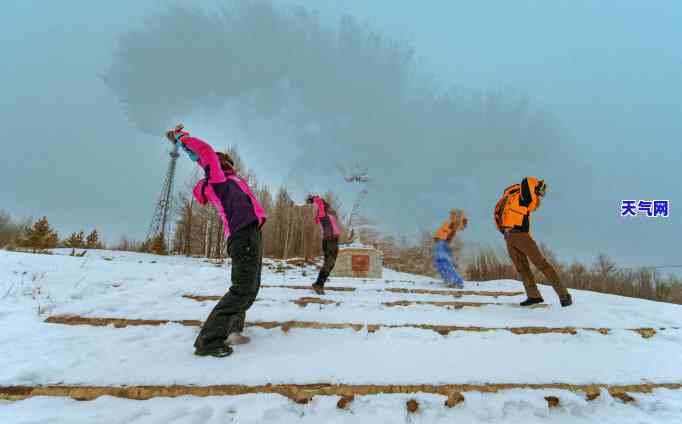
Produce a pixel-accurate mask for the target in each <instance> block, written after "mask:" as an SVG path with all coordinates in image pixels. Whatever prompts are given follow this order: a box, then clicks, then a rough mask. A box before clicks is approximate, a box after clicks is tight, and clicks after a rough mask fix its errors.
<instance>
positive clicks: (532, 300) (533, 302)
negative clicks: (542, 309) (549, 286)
mask: <svg viewBox="0 0 682 424" xmlns="http://www.w3.org/2000/svg"><path fill="white" fill-rule="evenodd" d="M542 302H544V299H542V298H541V297H538V298H532V297H529V298H528V299H526V300H524V301H523V302H521V303H520V305H521V306H533V305H537V304H538V303H542Z"/></svg>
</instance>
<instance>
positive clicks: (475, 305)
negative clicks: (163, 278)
mask: <svg viewBox="0 0 682 424" xmlns="http://www.w3.org/2000/svg"><path fill="white" fill-rule="evenodd" d="M182 297H184V298H185V299H191V300H196V301H198V302H205V301H215V300H220V298H221V296H201V295H194V294H183V295H182ZM258 300H261V299H256V301H258ZM291 302H292V303H295V304H297V305H298V306H301V307H306V306H308V305H309V304H311V303H314V304H318V305H332V304H334V305H337V306H338V305H340V304H342V303H343V302H341V301H338V302H337V301H333V300H329V299H322V298H319V297H302V298H300V299H296V300H291ZM382 305H383V306H388V307H394V306H414V305H430V306H438V307H441V308H451V309H462V308H481V307H484V306H508V307H511V308H520V306H519V305H517V304H515V303H494V302H439V301H412V300H397V301H395V302H383V303H382ZM525 308H526V309H528V308H530V309H537V308H549V305H546V304H539V305H533V306H527V307H525Z"/></svg>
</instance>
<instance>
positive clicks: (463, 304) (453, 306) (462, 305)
mask: <svg viewBox="0 0 682 424" xmlns="http://www.w3.org/2000/svg"><path fill="white" fill-rule="evenodd" d="M382 305H384V306H389V307H393V306H414V305H430V306H439V307H442V308H450V309H462V308H481V307H484V306H507V307H512V308H521V307H522V306H520V305H517V304H516V303H494V302H437V301H419V300H397V301H395V302H383V303H382ZM524 308H531V309H536V308H549V305H545V304H538V305H533V306H525V307H524Z"/></svg>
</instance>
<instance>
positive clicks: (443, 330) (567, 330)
mask: <svg viewBox="0 0 682 424" xmlns="http://www.w3.org/2000/svg"><path fill="white" fill-rule="evenodd" d="M299 300H300V299H299ZM45 322H46V323H49V324H64V325H92V326H107V325H113V326H114V327H116V328H123V327H127V326H129V325H130V326H137V325H165V324H180V325H185V326H190V327H200V326H201V321H199V320H154V319H127V318H97V317H81V316H78V315H54V316H51V317H48V318H47V319H46V320H45ZM246 326H247V327H260V328H265V329H273V328H278V327H279V328H281V330H282V331H284V332H288V331H289V330H291V329H293V328H308V329H314V330H341V329H348V328H350V329H353V330H355V331H360V330H362V329H363V328H367V332H368V333H374V332H376V331H379V330H380V329H383V328H389V329H390V328H415V329H420V330H430V331H435V332H437V333H438V334H441V335H443V336H446V335H448V334H449V333H451V332H456V331H467V332H486V331H509V332H511V333H513V334H518V335H522V334H548V333H556V334H573V335H574V334H578V331H595V332H598V333H600V334H604V335H608V334H609V332H610V331H611V329H610V328H605V327H476V326H456V325H436V324H362V323H325V322H315V321H284V322H279V321H263V322H247V323H246ZM625 330H628V331H634V332H636V333H638V334H639V335H640V336H642V338H645V339H648V338H651V337H653V336H654V335H655V334H656V332H657V331H656V330H655V329H653V328H627V329H625ZM659 330H666V329H665V328H660V329H659Z"/></svg>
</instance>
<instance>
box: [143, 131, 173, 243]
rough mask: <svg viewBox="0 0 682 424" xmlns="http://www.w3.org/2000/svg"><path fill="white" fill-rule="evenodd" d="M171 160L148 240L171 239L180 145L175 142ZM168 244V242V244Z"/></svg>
mask: <svg viewBox="0 0 682 424" xmlns="http://www.w3.org/2000/svg"><path fill="white" fill-rule="evenodd" d="M169 155H170V161H169V162H168V170H167V171H166V178H165V179H164V181H163V188H162V189H161V195H160V196H159V200H158V202H157V203H156V208H155V209H154V217H153V218H152V222H151V224H150V225H149V233H148V234H147V240H154V239H156V238H157V237H158V238H161V239H163V240H164V242H166V243H168V241H169V240H167V239H168V238H169V234H170V231H169V227H170V224H169V220H170V219H171V217H172V215H173V183H174V180H175V168H176V166H177V161H178V157H179V156H180V153H178V145H177V143H176V144H174V146H173V150H171V151H170V153H169ZM166 245H167V246H168V244H166Z"/></svg>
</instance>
